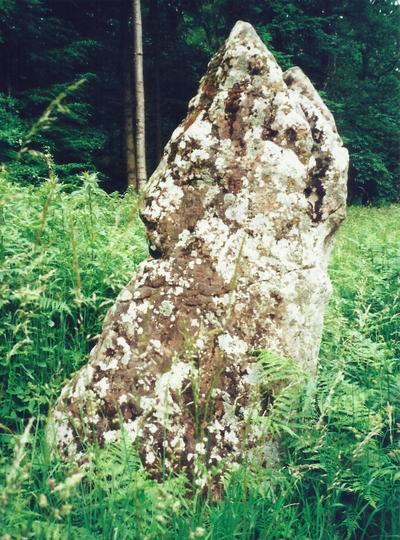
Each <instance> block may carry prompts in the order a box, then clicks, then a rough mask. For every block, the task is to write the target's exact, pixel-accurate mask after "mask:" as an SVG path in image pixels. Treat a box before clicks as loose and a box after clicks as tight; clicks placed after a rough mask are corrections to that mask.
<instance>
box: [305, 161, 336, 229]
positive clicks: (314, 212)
mask: <svg viewBox="0 0 400 540" xmlns="http://www.w3.org/2000/svg"><path fill="white" fill-rule="evenodd" d="M330 162H331V160H330V159H329V158H327V157H318V158H317V159H316V160H315V166H314V167H313V168H312V169H311V170H310V173H309V177H308V178H309V180H308V184H307V187H306V188H305V189H304V195H305V196H306V197H307V198H310V196H311V195H312V194H313V193H315V195H316V200H315V201H313V202H310V210H309V216H310V218H311V220H312V221H313V222H314V223H318V222H319V221H321V219H322V205H323V202H324V197H325V193H326V191H325V188H324V185H323V183H322V180H323V179H324V178H325V176H326V173H327V171H328V169H329V165H330Z"/></svg>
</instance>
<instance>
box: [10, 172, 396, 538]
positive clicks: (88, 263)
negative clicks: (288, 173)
mask: <svg viewBox="0 0 400 540" xmlns="http://www.w3.org/2000/svg"><path fill="white" fill-rule="evenodd" d="M0 195H1V206H0V225H1V229H0V262H1V267H0V374H1V385H0V389H1V402H0V415H1V431H2V433H1V435H0V437H1V454H0V481H1V482H2V485H3V487H2V490H1V494H0V534H2V535H3V537H2V538H3V539H5V540H6V539H11V538H35V539H36V538H38V539H48V540H56V539H75V538H76V539H99V538H102V539H113V540H122V539H140V540H142V539H154V540H156V539H164V538H165V539H171V540H172V539H192V538H204V539H205V538H209V539H216V540H223V539H226V540H229V539H234V538H237V539H249V540H250V539H298V540H306V539H321V540H324V539H327V540H328V539H360V540H361V539H365V540H367V539H378V538H379V539H388V540H389V539H395V538H397V539H400V523H399V516H400V502H399V501H400V490H399V483H400V482H399V481H400V467H399V465H400V445H399V433H398V428H399V423H400V415H399V410H400V384H399V382H400V377H399V372H400V369H399V360H400V339H399V338H400V335H399V334H400V321H399V318H400V297H399V278H400V274H399V269H400V239H399V234H398V223H399V221H400V207H398V206H390V207H386V208H380V209H377V208H351V209H350V211H349V217H348V219H347V221H346V223H345V225H344V226H343V228H342V229H341V231H340V233H339V237H338V241H337V244H336V248H335V251H334V255H333V259H332V263H331V277H332V281H333V285H334V294H333V297H332V300H331V302H330V306H329V309H328V312H327V315H326V319H325V331H324V337H323V343H322V348H321V359H320V370H319V374H318V378H317V381H313V380H311V379H310V378H309V377H308V376H307V374H304V373H301V372H300V371H299V369H298V368H296V366H295V365H294V364H293V363H291V362H289V361H288V360H285V359H282V358H279V357H276V356H273V355H271V354H270V353H268V352H265V353H263V354H262V355H261V357H260V365H261V366H264V367H265V384H268V383H269V382H271V380H273V381H275V382H276V381H277V380H278V381H280V387H281V388H282V390H281V391H280V393H279V395H277V396H275V401H274V404H273V406H272V408H271V411H270V415H269V416H268V418H267V419H264V421H266V422H268V429H269V430H270V432H271V433H272V434H274V435H275V436H279V437H280V438H281V439H282V445H281V446H282V449H284V450H282V451H281V460H280V463H279V464H275V466H274V467H272V468H269V469H260V468H257V467H254V466H251V465H250V464H243V465H242V466H241V467H240V468H239V469H237V470H234V471H232V472H231V473H230V474H229V475H228V476H227V477H226V478H225V479H224V485H225V491H224V496H223V497H222V498H219V499H218V500H215V499H214V498H213V497H212V496H211V495H205V494H204V493H201V492H199V491H196V488H195V487H194V486H193V485H191V483H190V482H189V481H188V480H187V479H186V478H185V477H184V476H183V475H182V476H171V477H167V478H165V480H164V481H163V482H162V483H157V482H154V481H152V480H150V479H149V478H148V477H147V476H146V473H145V472H144V471H143V469H142V466H141V464H140V461H139V460H138V458H137V455H136V453H135V451H134V449H132V448H131V447H130V446H128V445H126V444H124V441H123V440H122V441H121V442H120V443H112V444H110V445H108V446H107V447H106V448H104V449H99V448H96V447H93V448H92V451H91V452H92V455H91V460H90V465H89V467H88V468H87V469H78V468H76V467H75V466H74V464H73V463H72V464H65V463H61V462H60V461H58V460H57V458H56V457H55V456H54V455H52V454H51V452H50V450H49V448H48V447H47V445H46V442H45V437H44V435H43V426H44V421H45V419H46V415H47V412H48V409H49V407H50V406H51V404H52V403H54V400H55V398H56V397H57V395H58V394H59V391H60V388H61V386H62V384H63V383H64V382H65V380H66V379H67V378H68V376H69V375H70V374H71V372H73V371H75V370H76V369H77V368H78V367H80V366H81V365H82V363H83V362H84V361H85V355H86V354H87V352H88V350H89V348H90V346H91V343H92V342H93V340H94V338H95V336H96V334H97V333H98V332H99V330H100V325H101V320H102V318H103V316H104V313H105V311H106V310H107V308H108V306H109V305H110V302H112V299H113V298H114V297H115V296H116V294H117V292H118V290H119V289H120V288H121V287H122V285H123V284H125V283H126V282H127V281H128V280H129V278H130V277H131V275H132V272H133V270H134V267H135V265H136V264H137V263H138V262H139V261H140V260H142V259H143V258H144V257H145V256H146V246H145V242H144V235H143V229H142V227H141V225H140V223H139V221H138V220H137V215H136V206H135V205H136V199H135V196H134V195H133V194H130V193H128V194H127V195H126V196H125V197H120V196H118V195H116V194H112V195H107V194H106V193H104V192H103V191H102V190H101V189H100V188H99V187H98V185H97V182H96V180H95V177H94V176H93V175H84V176H83V177H82V185H81V187H79V188H78V189H76V190H74V191H72V192H68V190H67V189H65V188H64V187H63V186H62V185H60V184H59V183H58V182H57V179H56V178H55V177H54V175H53V174H52V173H51V167H50V178H49V180H48V181H47V183H45V184H43V185H42V186H40V187H38V188H27V187H18V186H17V185H15V184H13V183H12V182H10V181H9V180H8V179H7V178H6V176H5V174H3V175H2V177H1V179H0Z"/></svg>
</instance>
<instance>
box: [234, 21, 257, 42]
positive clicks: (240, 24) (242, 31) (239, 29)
mask: <svg viewBox="0 0 400 540" xmlns="http://www.w3.org/2000/svg"><path fill="white" fill-rule="evenodd" d="M238 36H243V37H244V36H247V37H253V38H254V37H256V38H258V39H259V37H258V34H257V32H256V31H255V29H254V27H253V26H252V25H251V24H250V23H248V22H245V21H237V22H236V24H235V26H234V27H233V28H232V30H231V33H230V34H229V39H232V38H235V37H238Z"/></svg>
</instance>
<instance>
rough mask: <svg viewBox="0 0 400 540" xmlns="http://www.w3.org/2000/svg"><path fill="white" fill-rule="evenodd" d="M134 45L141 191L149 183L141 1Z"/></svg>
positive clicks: (136, 2)
mask: <svg viewBox="0 0 400 540" xmlns="http://www.w3.org/2000/svg"><path fill="white" fill-rule="evenodd" d="M133 21H134V35H135V36H134V45H135V49H134V50H135V83H136V92H135V93H136V166H137V188H138V190H140V189H141V188H142V187H143V186H144V184H145V183H146V181H147V173H146V140H145V106H144V84H143V42H142V14H141V10H140V0H133Z"/></svg>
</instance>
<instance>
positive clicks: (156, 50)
mask: <svg viewBox="0 0 400 540" xmlns="http://www.w3.org/2000/svg"><path fill="white" fill-rule="evenodd" d="M158 4H159V3H158V2H153V3H152V7H153V9H152V10H151V20H153V21H154V25H155V32H154V38H153V43H152V45H153V47H152V49H153V58H154V101H155V136H156V137H155V139H156V165H158V163H159V161H160V159H161V154H162V134H161V124H162V119H161V114H162V113H161V81H160V77H161V74H160V64H161V62H160V56H161V51H160V43H161V28H160V12H159V5H158Z"/></svg>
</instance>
